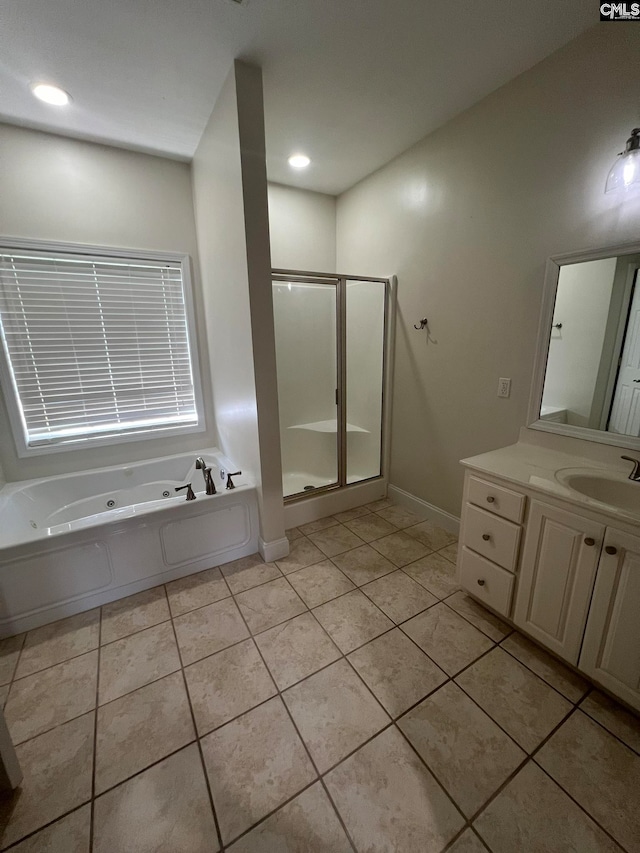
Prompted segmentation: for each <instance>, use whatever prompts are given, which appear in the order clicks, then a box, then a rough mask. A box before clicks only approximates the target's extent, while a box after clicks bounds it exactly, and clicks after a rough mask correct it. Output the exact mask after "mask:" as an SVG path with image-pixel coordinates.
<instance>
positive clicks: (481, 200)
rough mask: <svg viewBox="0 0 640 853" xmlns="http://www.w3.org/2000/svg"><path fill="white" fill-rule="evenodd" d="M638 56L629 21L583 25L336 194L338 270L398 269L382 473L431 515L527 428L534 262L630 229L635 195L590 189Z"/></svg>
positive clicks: (452, 507) (629, 93) (632, 91)
mask: <svg viewBox="0 0 640 853" xmlns="http://www.w3.org/2000/svg"><path fill="white" fill-rule="evenodd" d="M639 50H640V28H639V27H631V26H624V25H621V26H618V27H604V26H602V25H597V26H596V27H594V28H593V29H592V30H590V31H588V32H587V33H586V34H584V35H583V36H581V37H580V38H578V39H576V40H575V41H573V42H571V43H570V44H569V45H567V46H566V47H564V48H563V49H561V50H560V51H558V52H557V53H555V54H553V55H552V56H550V57H549V58H548V59H546V60H545V61H544V62H542V63H540V64H539V65H537V66H535V67H534V68H532V69H531V70H530V71H528V72H526V73H525V74H523V75H521V76H520V77H518V78H517V79H516V80H514V81H512V82H511V83H509V84H508V85H506V86H504V87H503V88H502V89H499V90H498V91H496V92H495V93H493V94H492V95H491V96H489V97H488V98H486V99H484V100H483V101H481V102H480V103H479V104H477V105H476V106H475V107H473V108H472V109H470V110H468V111H466V112H465V113H463V114H462V115H460V116H459V117H457V118H456V119H455V120H453V121H451V122H450V123H448V124H447V125H445V126H444V127H442V128H440V129H439V130H438V131H436V132H434V133H433V134H431V135H430V136H428V137H427V138H426V139H424V140H423V141H421V142H420V143H418V144H417V145H416V146H414V147H413V148H411V149H410V150H409V151H407V152H406V153H405V154H403V155H402V156H400V157H398V158H397V159H396V160H394V161H393V162H391V163H389V164H388V165H387V166H385V167H384V168H382V169H381V170H379V171H378V172H376V173H375V174H373V175H371V176H369V177H368V178H366V179H365V180H364V181H362V182H361V183H360V184H358V185H357V186H355V187H354V188H353V189H351V190H349V191H348V192H346V193H345V194H343V195H342V196H340V198H339V199H338V229H337V233H338V238H337V239H338V251H337V260H338V267H339V268H340V269H348V270H352V271H353V270H358V272H359V274H362V275H379V276H386V275H391V274H393V273H396V274H397V275H398V328H397V336H396V341H397V344H396V362H395V394H394V405H393V428H392V459H391V482H392V483H393V484H395V485H397V486H399V487H401V488H403V489H405V490H407V491H409V492H412V493H413V494H415V495H417V496H419V497H420V498H422V499H423V500H426V501H429V502H430V503H433V504H435V505H437V506H439V507H441V508H442V509H444V510H447V511H449V512H452V513H455V514H459V512H460V499H461V487H462V470H461V468H460V466H459V464H458V460H459V459H460V458H462V457H466V456H470V455H472V454H475V453H480V452H482V451H485V450H489V449H491V448H496V447H500V446H501V445H505V444H509V443H512V442H514V441H516V440H517V437H518V428H519V427H520V426H521V425H522V424H524V423H525V422H526V412H527V400H528V396H529V389H530V385H531V375H532V367H533V357H534V351H535V345H536V332H537V324H538V317H539V310H540V301H541V296H542V288H543V279H544V268H545V260H546V258H547V257H549V256H550V255H554V254H561V253H565V252H570V251H573V250H579V249H584V248H587V247H604V246H608V245H613V244H616V243H620V242H624V241H631V240H637V239H638V232H639V226H640V198H638V197H636V199H635V200H634V199H627V200H621V199H618V198H612V197H610V196H605V194H604V183H605V178H606V176H607V172H608V170H609V168H610V166H611V163H612V161H613V159H614V157H615V155H616V154H617V152H618V151H620V150H621V148H622V147H623V145H624V141H625V140H626V138H627V137H628V135H629V131H630V129H631V128H632V127H634V126H635V125H636V124H637V118H638V96H637V84H636V81H635V77H634V75H633V74H632V73H630V69H631V68H634V67H636V65H637V62H638V55H639ZM425 316H426V317H428V318H429V324H430V336H429V337H428V336H427V333H426V332H424V331H423V332H418V331H415V330H414V329H413V324H414V323H415V322H417V320H418V319H419V318H422V317H425ZM501 376H507V377H511V378H512V380H513V385H512V395H511V397H510V398H509V399H498V398H497V397H496V389H497V383H498V378H499V377H501Z"/></svg>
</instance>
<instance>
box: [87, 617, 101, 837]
mask: <svg viewBox="0 0 640 853" xmlns="http://www.w3.org/2000/svg"><path fill="white" fill-rule="evenodd" d="M101 639H102V608H100V617H99V619H98V656H97V660H96V706H95V709H94V712H93V755H92V765H91V811H90V820H89V853H91V851H92V850H93V841H94V835H95V805H96V759H97V753H98V710H99V704H98V702H99V698H100V658H101V656H100V640H101Z"/></svg>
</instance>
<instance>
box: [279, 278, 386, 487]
mask: <svg viewBox="0 0 640 853" xmlns="http://www.w3.org/2000/svg"><path fill="white" fill-rule="evenodd" d="M272 280H273V305H274V320H275V335H276V359H277V370H278V400H279V406H280V436H281V447H282V482H283V490H284V497H285V500H292V499H297V498H300V497H302V496H304V495H307V494H317V493H318V491H327V490H330V489H337V488H341V487H344V486H347V485H351V484H353V483H359V482H362V481H364V480H369V479H372V478H375V477H380V476H382V472H383V462H384V459H383V457H384V441H383V432H384V421H385V403H386V400H385V387H384V386H385V371H386V367H387V346H386V339H387V337H388V334H387V333H388V330H389V308H390V304H391V298H392V293H391V282H390V280H389V279H375V278H359V277H357V276H338V275H329V274H324V273H303V272H298V271H292V270H274V271H273V274H272Z"/></svg>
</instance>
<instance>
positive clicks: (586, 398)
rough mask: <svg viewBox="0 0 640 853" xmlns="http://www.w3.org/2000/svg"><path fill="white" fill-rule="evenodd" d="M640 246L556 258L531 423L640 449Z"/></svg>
mask: <svg viewBox="0 0 640 853" xmlns="http://www.w3.org/2000/svg"><path fill="white" fill-rule="evenodd" d="M639 270H640V245H634V246H625V247H618V248H614V249H610V250H605V251H599V252H597V251H596V252H587V253H581V254H579V255H565V256H562V257H556V258H551V259H550V260H549V262H548V265H547V278H546V284H545V293H544V300H543V306H542V315H541V321H540V329H539V341H538V352H537V357H536V369H535V374H534V383H533V389H532V395H531V407H530V418H529V424H530V426H531V427H533V428H534V429H541V430H545V431H548V432H557V433H561V434H564V435H570V436H574V437H576V438H584V439H588V440H592V441H600V442H603V443H607V444H614V445H617V446H622V447H633V448H636V449H638V448H640V273H639Z"/></svg>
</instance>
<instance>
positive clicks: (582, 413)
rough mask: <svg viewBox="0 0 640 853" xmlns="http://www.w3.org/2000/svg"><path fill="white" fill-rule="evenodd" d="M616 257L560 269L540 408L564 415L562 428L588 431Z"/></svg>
mask: <svg viewBox="0 0 640 853" xmlns="http://www.w3.org/2000/svg"><path fill="white" fill-rule="evenodd" d="M616 263H617V258H605V259H603V260H600V261H588V262H586V263H583V264H568V265H567V266H563V267H561V269H560V276H559V278H558V292H557V294H556V304H555V308H554V312H553V323H554V325H555V324H556V323H561V324H562V328H561V329H553V330H552V333H551V339H550V341H549V356H548V358H547V373H546V378H545V383H544V393H543V395H542V403H543V405H545V406H556V407H558V408H560V409H566V410H567V423H569V424H573V425H574V426H584V427H588V426H590V417H591V409H592V405H593V395H594V391H595V388H596V382H597V380H598V369H599V367H600V360H601V358H602V345H603V343H604V335H605V331H606V328H607V320H608V317H609V303H610V302H611V292H612V289H613V277H614V275H615V272H616Z"/></svg>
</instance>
